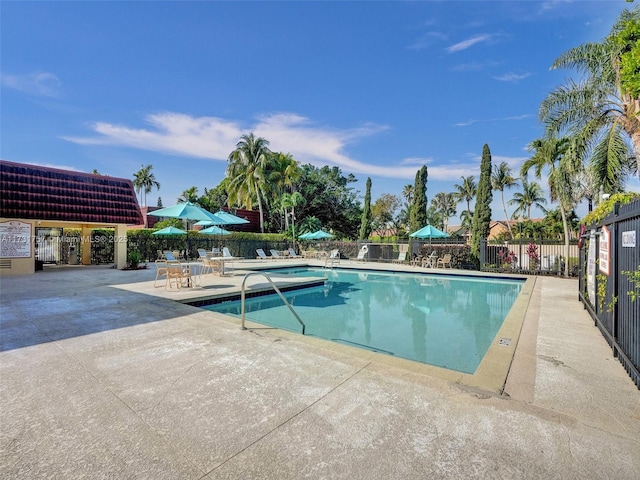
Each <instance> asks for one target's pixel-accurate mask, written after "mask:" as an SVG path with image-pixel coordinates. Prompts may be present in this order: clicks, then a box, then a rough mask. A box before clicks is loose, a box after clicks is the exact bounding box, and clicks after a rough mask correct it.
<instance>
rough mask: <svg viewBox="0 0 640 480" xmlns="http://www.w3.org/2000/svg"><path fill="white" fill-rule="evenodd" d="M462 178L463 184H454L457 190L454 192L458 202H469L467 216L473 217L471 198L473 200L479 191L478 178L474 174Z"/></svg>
mask: <svg viewBox="0 0 640 480" xmlns="http://www.w3.org/2000/svg"><path fill="white" fill-rule="evenodd" d="M460 178H461V179H462V185H459V184H457V183H456V184H455V185H454V186H453V187H454V188H455V189H456V192H455V193H454V195H455V199H456V201H457V202H458V203H460V202H462V201H466V202H467V216H468V217H469V218H473V214H472V213H471V200H473V199H474V198H475V196H476V193H478V184H477V183H476V179H475V177H474V176H473V175H469V176H468V177H460Z"/></svg>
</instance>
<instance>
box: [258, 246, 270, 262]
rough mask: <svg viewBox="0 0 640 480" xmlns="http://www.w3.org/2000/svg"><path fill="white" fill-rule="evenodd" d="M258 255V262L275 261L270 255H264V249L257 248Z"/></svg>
mask: <svg viewBox="0 0 640 480" xmlns="http://www.w3.org/2000/svg"><path fill="white" fill-rule="evenodd" d="M256 253H257V254H258V256H257V257H256V258H257V259H258V260H272V259H273V257H270V256H269V255H267V254H266V253H264V250H263V249H262V248H256Z"/></svg>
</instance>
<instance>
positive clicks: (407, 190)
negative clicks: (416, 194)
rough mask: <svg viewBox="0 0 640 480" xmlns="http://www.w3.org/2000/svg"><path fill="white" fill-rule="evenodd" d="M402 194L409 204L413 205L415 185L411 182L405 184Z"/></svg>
mask: <svg viewBox="0 0 640 480" xmlns="http://www.w3.org/2000/svg"><path fill="white" fill-rule="evenodd" d="M402 196H403V197H404V200H405V201H406V202H407V205H411V203H412V202H413V185H411V184H410V183H409V184H407V185H405V186H404V188H403V189H402Z"/></svg>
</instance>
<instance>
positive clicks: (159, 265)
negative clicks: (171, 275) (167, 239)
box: [153, 260, 167, 287]
mask: <svg viewBox="0 0 640 480" xmlns="http://www.w3.org/2000/svg"><path fill="white" fill-rule="evenodd" d="M155 263H156V279H155V280H154V281H153V286H154V287H157V286H158V285H157V283H158V280H159V279H161V278H163V277H164V281H165V282H166V281H167V261H166V260H156V262H155Z"/></svg>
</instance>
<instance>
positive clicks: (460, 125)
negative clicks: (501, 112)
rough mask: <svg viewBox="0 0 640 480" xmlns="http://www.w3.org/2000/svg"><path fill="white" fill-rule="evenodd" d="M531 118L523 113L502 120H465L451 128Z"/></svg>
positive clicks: (528, 114) (531, 115) (530, 115)
mask: <svg viewBox="0 0 640 480" xmlns="http://www.w3.org/2000/svg"><path fill="white" fill-rule="evenodd" d="M531 117H533V114H530V113H525V114H523V115H513V116H511V117H503V118H487V119H484V120H467V121H464V122H458V123H454V124H453V126H454V127H469V126H471V125H473V124H474V123H478V122H482V123H485V122H503V121H509V122H511V121H518V120H525V119H527V118H531Z"/></svg>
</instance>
